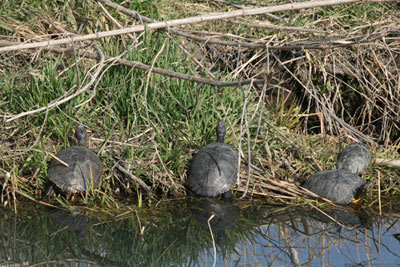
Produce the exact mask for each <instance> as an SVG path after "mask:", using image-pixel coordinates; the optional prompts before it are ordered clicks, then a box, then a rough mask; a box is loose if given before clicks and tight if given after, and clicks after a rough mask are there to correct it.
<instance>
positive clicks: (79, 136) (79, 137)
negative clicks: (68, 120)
mask: <svg viewBox="0 0 400 267" xmlns="http://www.w3.org/2000/svg"><path fill="white" fill-rule="evenodd" d="M75 137H76V141H77V142H78V146H84V147H87V133H86V129H85V127H84V126H83V125H82V124H80V125H78V127H76V130H75Z"/></svg>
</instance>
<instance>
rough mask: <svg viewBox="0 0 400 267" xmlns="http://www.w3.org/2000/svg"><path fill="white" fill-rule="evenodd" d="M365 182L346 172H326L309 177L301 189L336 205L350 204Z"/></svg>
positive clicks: (360, 191) (357, 195)
mask: <svg viewBox="0 0 400 267" xmlns="http://www.w3.org/2000/svg"><path fill="white" fill-rule="evenodd" d="M364 186H365V181H364V180H363V179H362V178H360V177H359V176H358V175H357V174H355V173H352V172H349V171H346V170H328V171H321V172H317V173H316V174H314V175H311V176H310V178H308V180H307V181H306V182H305V183H304V185H303V187H304V188H306V189H308V190H310V191H311V192H313V193H315V194H317V195H319V196H321V197H324V198H327V199H329V200H330V201H332V202H333V203H336V204H350V203H351V202H353V201H354V200H356V199H357V198H358V197H359V196H360V195H361V194H362V192H363V189H364Z"/></svg>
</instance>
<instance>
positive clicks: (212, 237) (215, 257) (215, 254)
mask: <svg viewBox="0 0 400 267" xmlns="http://www.w3.org/2000/svg"><path fill="white" fill-rule="evenodd" d="M214 217H215V214H213V215H211V216H210V218H208V220H207V224H208V229H209V230H210V235H211V240H212V244H213V250H214V262H213V267H214V266H215V264H216V263H217V247H216V245H215V239H214V235H213V231H212V228H211V224H210V221H211V220H212V219H213V218H214Z"/></svg>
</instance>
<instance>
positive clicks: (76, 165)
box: [48, 125, 102, 193]
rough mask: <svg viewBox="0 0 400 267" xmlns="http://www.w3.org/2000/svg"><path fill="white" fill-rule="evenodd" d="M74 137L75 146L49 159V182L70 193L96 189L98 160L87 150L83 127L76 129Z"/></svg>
mask: <svg viewBox="0 0 400 267" xmlns="http://www.w3.org/2000/svg"><path fill="white" fill-rule="evenodd" d="M75 137H76V139H77V145H76V146H71V147H68V148H65V149H63V150H61V151H60V152H59V153H58V154H57V155H56V158H52V159H51V161H50V166H49V170H48V175H49V177H50V180H51V181H52V182H53V183H54V184H55V185H56V186H57V187H59V188H60V189H62V190H64V191H67V192H71V193H78V192H83V191H87V190H89V189H91V188H97V187H98V185H99V183H100V177H101V171H102V165H101V161H100V159H99V158H98V157H97V155H96V154H95V153H94V152H93V151H91V150H90V149H88V148H87V133H86V130H85V127H84V126H83V125H79V126H78V127H77V128H76V130H75ZM58 159H59V160H58ZM60 160H61V161H63V162H61V161H60ZM65 164H67V165H68V166H66V165H65Z"/></svg>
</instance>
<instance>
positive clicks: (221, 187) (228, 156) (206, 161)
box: [188, 121, 238, 198]
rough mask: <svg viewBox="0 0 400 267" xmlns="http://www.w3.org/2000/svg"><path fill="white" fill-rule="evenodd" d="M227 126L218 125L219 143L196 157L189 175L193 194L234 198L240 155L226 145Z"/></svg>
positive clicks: (201, 151) (204, 148)
mask: <svg viewBox="0 0 400 267" xmlns="http://www.w3.org/2000/svg"><path fill="white" fill-rule="evenodd" d="M225 133H226V127H225V124H224V123H223V122H222V121H220V122H219V123H218V125H217V141H216V142H212V143H210V144H208V145H206V146H205V147H203V148H202V149H201V150H200V151H199V152H198V153H197V155H196V156H195V157H194V159H193V161H192V164H191V166H190V170H189V174H188V184H189V187H190V189H191V190H192V191H193V193H195V194H197V195H200V196H206V197H215V196H217V195H219V194H223V195H224V197H225V198H230V197H232V192H231V188H232V186H233V185H234V184H235V182H236V178H237V174H238V169H237V163H238V153H237V152H236V151H235V150H234V149H233V148H232V147H231V146H230V145H228V144H225V143H224V139H225Z"/></svg>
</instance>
